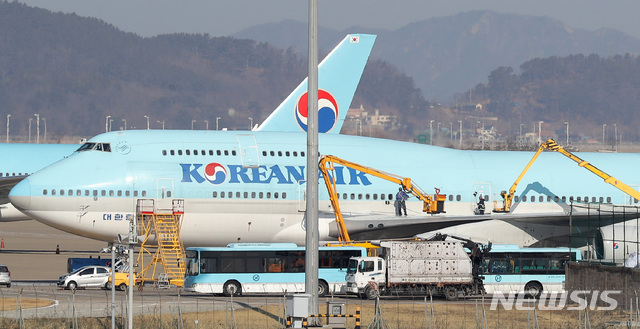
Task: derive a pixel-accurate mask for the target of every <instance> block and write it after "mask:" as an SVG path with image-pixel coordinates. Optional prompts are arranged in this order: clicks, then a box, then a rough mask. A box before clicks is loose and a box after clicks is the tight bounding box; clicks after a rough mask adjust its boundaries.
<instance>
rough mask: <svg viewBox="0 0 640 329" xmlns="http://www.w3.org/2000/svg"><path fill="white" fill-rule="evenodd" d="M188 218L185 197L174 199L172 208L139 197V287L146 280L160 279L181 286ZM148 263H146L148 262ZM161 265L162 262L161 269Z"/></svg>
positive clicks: (137, 215)
mask: <svg viewBox="0 0 640 329" xmlns="http://www.w3.org/2000/svg"><path fill="white" fill-rule="evenodd" d="M183 217H184V200H182V199H175V200H172V203H171V209H160V208H158V207H157V203H155V202H154V200H153V199H139V200H138V203H137V207H136V218H137V225H138V226H137V230H138V235H139V236H141V238H140V239H139V241H141V244H140V252H139V253H138V261H137V266H139V267H140V268H142V271H141V272H140V274H139V275H138V277H137V280H138V282H139V283H141V284H140V285H139V287H142V286H143V284H144V282H145V281H152V282H154V283H157V282H159V280H158V279H159V278H165V279H168V280H169V283H170V284H172V285H176V286H178V287H181V286H182V284H183V283H184V274H185V251H184V245H183V243H182V239H181V238H180V228H181V226H182V218H183ZM145 264H146V265H145ZM158 264H161V265H162V272H160V273H158V272H159V270H160V269H159V267H158Z"/></svg>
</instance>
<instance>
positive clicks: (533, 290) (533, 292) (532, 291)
mask: <svg viewBox="0 0 640 329" xmlns="http://www.w3.org/2000/svg"><path fill="white" fill-rule="evenodd" d="M524 293H525V296H526V297H528V298H535V299H538V298H540V295H541V294H542V285H541V284H540V283H538V282H529V283H527V284H526V285H525V286H524Z"/></svg>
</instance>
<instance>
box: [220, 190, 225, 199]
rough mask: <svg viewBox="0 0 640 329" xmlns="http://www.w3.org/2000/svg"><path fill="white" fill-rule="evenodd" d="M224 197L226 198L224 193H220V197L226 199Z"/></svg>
mask: <svg viewBox="0 0 640 329" xmlns="http://www.w3.org/2000/svg"><path fill="white" fill-rule="evenodd" d="M224 196H225V194H224V191H223V192H220V197H221V198H223V199H224Z"/></svg>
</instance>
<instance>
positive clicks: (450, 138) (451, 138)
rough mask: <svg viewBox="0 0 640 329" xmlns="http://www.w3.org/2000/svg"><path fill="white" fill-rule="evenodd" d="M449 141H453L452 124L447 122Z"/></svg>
mask: <svg viewBox="0 0 640 329" xmlns="http://www.w3.org/2000/svg"><path fill="white" fill-rule="evenodd" d="M449 135H450V137H449V140H453V122H449Z"/></svg>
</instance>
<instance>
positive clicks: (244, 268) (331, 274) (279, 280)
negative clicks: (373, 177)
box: [184, 243, 367, 296]
mask: <svg viewBox="0 0 640 329" xmlns="http://www.w3.org/2000/svg"><path fill="white" fill-rule="evenodd" d="M186 256H187V260H186V261H187V270H186V274H185V279H184V288H185V290H186V291H193V292H198V293H208V294H225V295H227V296H231V295H233V296H238V295H240V294H243V293H256V294H257V293H278V294H284V293H287V292H291V293H294V292H304V290H305V274H304V271H305V262H304V260H305V248H304V247H299V246H297V245H296V244H293V243H234V244H229V245H228V246H226V247H212V248H197V247H192V248H187V250H186ZM361 256H367V251H366V249H365V248H363V247H354V246H339V247H320V250H319V260H320V261H319V264H318V265H319V267H318V293H319V295H321V296H323V295H326V294H328V293H330V292H333V293H344V292H345V287H346V281H345V274H346V272H347V265H348V263H349V258H351V257H361Z"/></svg>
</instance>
